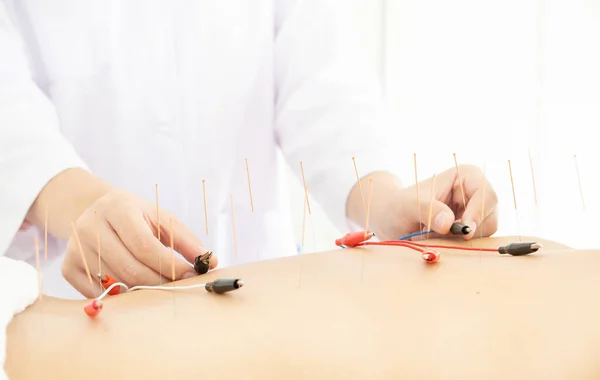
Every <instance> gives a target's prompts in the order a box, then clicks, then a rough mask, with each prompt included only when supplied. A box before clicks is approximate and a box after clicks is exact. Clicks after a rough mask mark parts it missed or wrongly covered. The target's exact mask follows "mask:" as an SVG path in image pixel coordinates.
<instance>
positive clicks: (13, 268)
mask: <svg viewBox="0 0 600 380" xmlns="http://www.w3.org/2000/svg"><path fill="white" fill-rule="evenodd" d="M0 289H4V290H3V291H2V298H1V299H0V329H1V331H0V366H1V368H2V370H1V371H0V380H5V379H6V380H8V377H7V376H6V373H5V372H4V361H5V360H6V328H7V327H8V324H9V323H10V321H11V320H12V318H13V317H14V316H15V315H16V314H18V313H20V312H22V311H23V310H25V308H26V307H27V306H29V305H31V304H32V303H33V302H34V301H35V300H36V299H37V297H38V293H39V288H38V277H37V271H36V270H35V268H34V267H32V266H31V265H29V264H27V263H26V262H23V261H19V260H13V259H9V258H7V257H0Z"/></svg>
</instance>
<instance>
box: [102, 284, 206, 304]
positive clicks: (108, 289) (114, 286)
mask: <svg viewBox="0 0 600 380" xmlns="http://www.w3.org/2000/svg"><path fill="white" fill-rule="evenodd" d="M117 286H119V287H121V288H122V289H125V292H133V291H135V290H140V289H149V290H186V289H197V288H204V287H205V286H206V284H196V285H187V286H144V285H140V286H134V287H132V288H130V287H129V286H127V285H125V284H123V283H122V282H115V283H114V284H112V285H111V286H109V287H108V288H106V290H105V291H104V293H102V294H100V296H98V298H96V300H97V301H100V300H101V299H102V298H104V297H106V295H107V294H108V293H109V292H110V291H111V290H113V289H114V288H116V287H117Z"/></svg>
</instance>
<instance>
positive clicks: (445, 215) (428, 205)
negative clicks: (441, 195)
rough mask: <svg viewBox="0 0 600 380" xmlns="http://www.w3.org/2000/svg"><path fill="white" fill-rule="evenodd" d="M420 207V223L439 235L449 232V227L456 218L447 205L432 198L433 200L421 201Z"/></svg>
mask: <svg viewBox="0 0 600 380" xmlns="http://www.w3.org/2000/svg"><path fill="white" fill-rule="evenodd" d="M420 209H421V215H422V220H421V223H423V224H424V225H425V227H426V228H430V229H432V230H433V231H435V232H437V233H438V234H441V235H446V234H448V233H449V232H450V227H451V226H452V223H454V221H455V220H456V218H455V216H454V213H453V212H452V210H451V209H450V207H448V205H446V204H445V203H443V202H440V201H438V200H434V201H433V202H421V206H420Z"/></svg>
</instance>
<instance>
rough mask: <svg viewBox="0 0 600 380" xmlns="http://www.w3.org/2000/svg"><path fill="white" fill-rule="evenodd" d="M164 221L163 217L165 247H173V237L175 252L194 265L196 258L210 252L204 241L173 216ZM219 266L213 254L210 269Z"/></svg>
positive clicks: (162, 228)
mask: <svg viewBox="0 0 600 380" xmlns="http://www.w3.org/2000/svg"><path fill="white" fill-rule="evenodd" d="M164 219H166V220H163V218H162V217H161V224H162V225H161V230H162V235H161V237H160V240H161V242H162V243H163V244H164V245H165V246H167V247H170V246H171V237H172V239H173V248H174V249H175V251H177V252H179V253H180V254H181V256H183V258H184V259H186V260H187V261H188V262H190V263H193V262H194V260H195V259H196V257H198V256H201V255H204V254H205V253H207V252H208V249H206V248H205V247H204V244H203V243H202V241H200V239H199V238H198V237H197V236H196V235H195V234H194V233H193V232H192V231H191V230H190V229H189V228H187V227H186V226H185V225H184V224H183V223H182V222H181V221H180V220H179V219H177V218H175V217H171V216H166V217H165V218H164ZM171 227H172V228H171ZM217 264H218V260H217V257H216V256H215V255H214V254H213V255H212V256H211V258H210V268H211V269H212V268H214V267H216V266H217Z"/></svg>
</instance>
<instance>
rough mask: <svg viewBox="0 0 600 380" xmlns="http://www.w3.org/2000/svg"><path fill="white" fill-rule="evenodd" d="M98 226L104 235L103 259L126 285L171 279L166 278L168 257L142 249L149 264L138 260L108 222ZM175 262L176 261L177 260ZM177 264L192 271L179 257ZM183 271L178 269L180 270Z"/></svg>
mask: <svg viewBox="0 0 600 380" xmlns="http://www.w3.org/2000/svg"><path fill="white" fill-rule="evenodd" d="M100 228H101V229H102V230H103V231H102V232H101V233H102V236H103V237H104V238H103V241H102V244H103V247H102V252H103V253H102V257H103V260H104V261H105V262H106V265H107V266H108V267H109V268H110V269H111V270H112V271H113V272H114V273H115V274H116V275H117V276H118V278H121V279H122V280H123V282H124V283H125V284H126V285H127V286H137V285H158V284H164V283H167V282H170V281H171V280H169V279H167V278H166V277H170V274H171V269H170V265H171V262H172V261H171V260H170V259H169V260H167V258H163V257H162V255H161V256H159V255H155V256H153V257H152V256H151V254H149V253H148V252H149V251H150V250H144V252H145V253H144V255H146V256H147V260H148V262H149V264H150V265H149V264H148V263H146V262H143V261H141V260H139V259H138V257H136V256H135V253H133V252H131V249H129V248H128V247H127V246H126V245H125V243H124V242H123V241H122V240H121V238H120V237H119V236H118V235H117V232H116V231H115V230H113V228H112V227H111V226H110V225H109V224H108V223H103V225H102V226H101V227H100ZM151 240H153V241H154V242H156V244H158V245H160V246H161V247H162V249H166V248H165V247H164V246H162V244H160V243H159V242H158V241H157V240H156V238H153V239H151ZM140 244H141V243H140ZM165 257H169V256H165ZM175 262H176V263H177V261H175ZM179 264H180V265H183V266H184V268H185V269H184V271H186V270H187V271H190V270H192V271H193V268H192V267H191V266H190V265H189V264H187V263H185V262H184V261H183V260H181V259H179ZM155 268H156V269H155ZM176 268H177V266H176ZM184 271H181V270H180V272H184ZM176 275H177V272H176Z"/></svg>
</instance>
